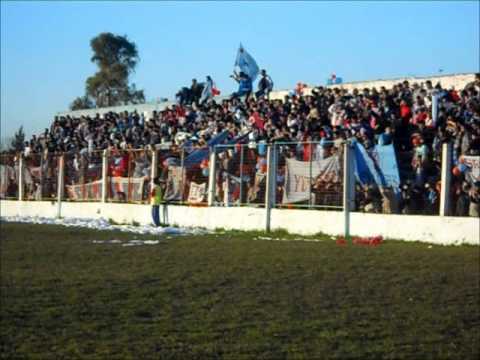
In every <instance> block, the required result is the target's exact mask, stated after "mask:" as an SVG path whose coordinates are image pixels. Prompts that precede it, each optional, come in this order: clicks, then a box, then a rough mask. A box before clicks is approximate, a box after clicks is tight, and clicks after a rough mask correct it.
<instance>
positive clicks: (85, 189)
mask: <svg viewBox="0 0 480 360" xmlns="http://www.w3.org/2000/svg"><path fill="white" fill-rule="evenodd" d="M66 189H67V197H68V198H69V199H70V200H75V201H79V200H80V201H81V200H97V201H100V199H101V197H102V180H97V181H93V182H89V183H86V184H77V185H66Z"/></svg>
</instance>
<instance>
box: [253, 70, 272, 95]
mask: <svg viewBox="0 0 480 360" xmlns="http://www.w3.org/2000/svg"><path fill="white" fill-rule="evenodd" d="M260 75H261V78H260V81H259V82H258V91H257V92H256V93H255V96H256V98H257V99H259V98H262V97H266V98H267V99H268V98H269V94H270V92H271V91H272V90H273V80H272V78H271V77H270V75H268V74H267V71H266V70H265V69H262V71H261V72H260Z"/></svg>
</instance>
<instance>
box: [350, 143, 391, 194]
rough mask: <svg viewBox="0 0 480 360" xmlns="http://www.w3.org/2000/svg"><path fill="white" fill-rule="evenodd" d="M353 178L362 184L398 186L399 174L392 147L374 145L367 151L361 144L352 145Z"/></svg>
mask: <svg viewBox="0 0 480 360" xmlns="http://www.w3.org/2000/svg"><path fill="white" fill-rule="evenodd" d="M354 154H355V157H354V159H355V177H356V178H357V180H358V181H359V182H360V183H361V184H363V185H368V184H372V183H375V184H377V185H378V186H381V187H387V186H389V187H392V188H393V189H394V190H395V191H397V190H398V187H399V186H400V174H399V171H398V164H397V158H396V156H395V149H394V148H393V145H391V144H390V145H383V146H382V145H376V146H375V148H373V149H372V150H370V151H367V150H366V149H365V148H364V147H363V145H362V144H359V143H355V144H354Z"/></svg>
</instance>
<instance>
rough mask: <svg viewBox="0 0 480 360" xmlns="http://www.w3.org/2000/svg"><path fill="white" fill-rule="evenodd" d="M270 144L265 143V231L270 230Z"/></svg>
mask: <svg viewBox="0 0 480 360" xmlns="http://www.w3.org/2000/svg"><path fill="white" fill-rule="evenodd" d="M272 165H273V164H272V146H271V145H267V179H266V182H265V231H266V232H270V215H271V209H272V201H271V196H272V180H273V176H272V175H273V174H272V171H273V168H274V166H272Z"/></svg>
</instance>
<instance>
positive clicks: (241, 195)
mask: <svg viewBox="0 0 480 360" xmlns="http://www.w3.org/2000/svg"><path fill="white" fill-rule="evenodd" d="M243 150H244V148H243V144H242V145H240V195H239V196H240V199H239V201H238V206H241V205H242V201H243V161H244V159H243Z"/></svg>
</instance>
